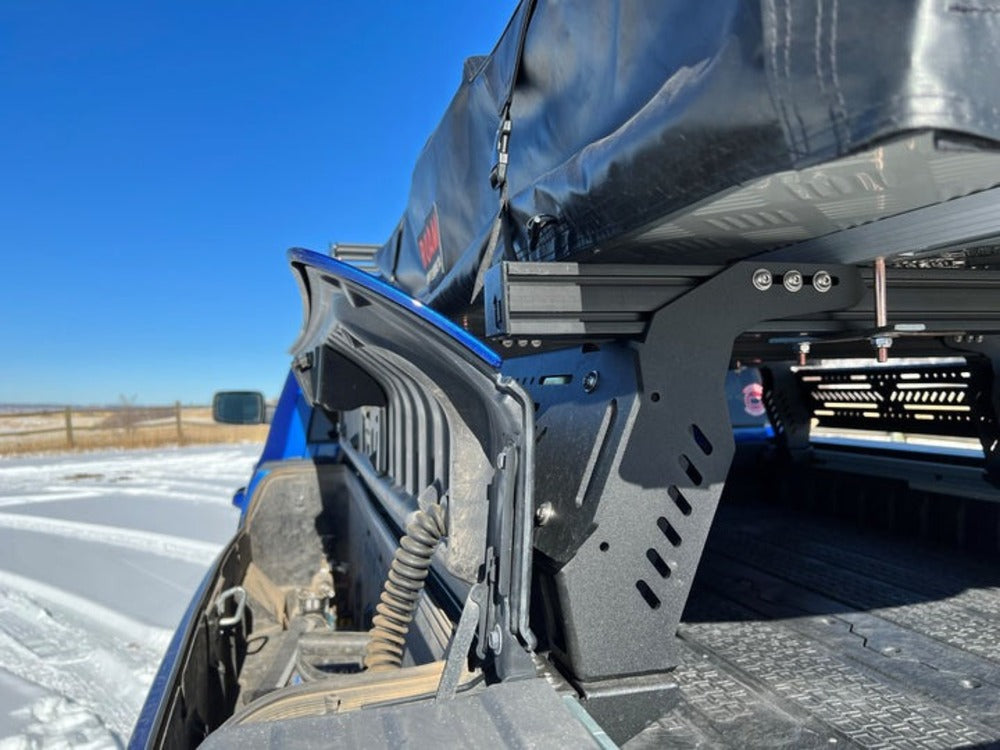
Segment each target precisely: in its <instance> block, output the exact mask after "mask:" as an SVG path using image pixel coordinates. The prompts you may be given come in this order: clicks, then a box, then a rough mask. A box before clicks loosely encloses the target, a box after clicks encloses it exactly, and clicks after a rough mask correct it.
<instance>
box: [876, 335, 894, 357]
mask: <svg viewBox="0 0 1000 750" xmlns="http://www.w3.org/2000/svg"><path fill="white" fill-rule="evenodd" d="M872 344H873V345H874V347H875V348H876V349H877V350H878V361H879V362H880V363H881V364H885V363H886V362H888V361H889V348H890V347H891V346H892V339H891V338H889V337H888V336H876V337H875V338H874V339H872Z"/></svg>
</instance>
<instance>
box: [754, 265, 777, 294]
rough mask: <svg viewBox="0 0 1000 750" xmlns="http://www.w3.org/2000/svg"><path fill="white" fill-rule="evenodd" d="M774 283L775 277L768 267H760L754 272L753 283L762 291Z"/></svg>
mask: <svg viewBox="0 0 1000 750" xmlns="http://www.w3.org/2000/svg"><path fill="white" fill-rule="evenodd" d="M773 283H774V277H773V276H772V275H771V272H770V271H768V270H767V269H766V268H758V269H757V270H756V271H754V272H753V285H754V286H755V287H757V288H758V289H759V290H760V291H762V292H766V291H767V290H768V289H770V288H771V284H773Z"/></svg>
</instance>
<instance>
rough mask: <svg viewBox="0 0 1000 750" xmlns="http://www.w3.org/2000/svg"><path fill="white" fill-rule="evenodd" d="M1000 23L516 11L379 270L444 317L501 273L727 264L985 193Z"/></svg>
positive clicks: (660, 6)
mask: <svg viewBox="0 0 1000 750" xmlns="http://www.w3.org/2000/svg"><path fill="white" fill-rule="evenodd" d="M998 9H1000V6H997V5H995V4H994V3H991V2H987V1H986V0H880V1H879V2H877V3H873V2H871V1H870V0H759V2H753V1H752V0H698V1H697V2H695V1H694V0H606V1H604V2H600V3H593V2H582V1H578V0H577V1H575V0H537V2H530V1H529V0H523V1H522V3H521V5H520V6H519V7H518V9H517V11H516V12H515V14H514V17H513V18H512V19H511V21H510V23H509V25H508V27H507V29H506V30H505V32H504V33H503V35H502V37H501V38H500V40H499V42H498V43H497V46H496V47H495V49H494V50H493V52H492V54H490V55H489V56H486V57H481V58H471V59H470V60H468V61H467V62H466V65H465V70H464V76H463V81H462V83H461V85H460V87H459V89H458V91H457V93H456V94H455V97H454V98H453V100H452V102H451V104H450V106H449V107H448V110H447V111H446V112H445V114H444V117H443V119H442V120H441V122H440V124H439V125H438V127H437V129H436V130H435V131H434V133H433V134H432V135H431V137H430V138H429V139H428V141H427V143H426V145H425V147H424V149H423V152H422V153H421V155H420V157H419V159H418V162H417V165H416V168H415V170H414V172H413V181H412V186H411V190H410V195H409V199H408V202H407V206H406V210H405V213H404V214H403V217H402V219H401V220H400V223H399V225H398V227H397V229H396V231H395V232H393V234H392V236H391V237H390V238H389V240H388V241H387V242H386V243H385V245H383V246H382V247H381V248H380V250H379V251H378V253H377V256H376V262H377V265H378V269H379V272H380V273H381V274H382V275H383V276H384V277H385V278H388V279H390V280H391V281H392V282H393V283H395V284H396V285H397V286H399V287H400V288H402V289H403V290H405V291H407V292H408V293H410V294H411V295H414V296H416V297H418V298H420V299H422V300H423V301H424V302H427V303H429V304H431V305H433V306H434V307H436V308H437V309H439V310H441V311H442V312H445V313H447V314H456V313H458V312H460V311H461V310H463V309H466V308H468V307H469V305H470V304H471V302H472V299H473V294H474V289H475V285H476V279H477V275H478V274H480V273H481V272H482V270H483V269H484V268H485V267H487V266H489V265H490V264H493V263H496V262H499V261H500V260H503V259H507V260H532V261H567V260H572V261H579V262H628V263H706V264H708V263H725V262H729V261H732V260H735V259H736V258H740V257H746V256H748V255H752V254H755V253H757V252H761V251H763V250H768V249H771V248H774V247H781V246H785V245H789V244H792V243H794V242H797V241H801V240H805V239H809V238H811V237H816V236H820V235H823V234H826V233H829V232H836V231H838V230H841V229H845V228H848V227H851V226H856V225H858V224H861V223H865V222H869V221H874V220H878V219H880V218H883V217H886V216H891V215H895V214H899V213H903V212H905V211H909V210H912V209H914V208H918V207H921V206H926V205H931V204H935V203H940V202H943V201H947V200H950V199H952V198H955V197H958V196H962V195H966V194H969V193H972V192H976V191H979V190H984V189H987V188H990V187H993V186H995V185H998V184H1000V151H997V150H996V147H997V145H998V144H997V141H998V140H1000V118H998V117H997V115H996V113H997V112H998V111H1000V76H998V75H997V71H996V60H997V59H1000V56H998V54H1000V13H998V12H997V11H998ZM507 112H509V118H505V117H504V115H505V113H507ZM505 119H509V132H508V133H507V134H506V138H502V137H501V136H502V135H504V133H503V132H502V131H503V130H504V128H503V127H502V122H503V121H504V120H505ZM500 140H506V141H507V146H508V148H507V151H508V152H509V153H508V154H507V160H508V168H507V171H506V175H505V177H506V179H505V180H504V179H502V177H503V175H501V174H498V170H497V169H496V165H497V164H498V161H502V159H501V157H500V156H499V155H498V141H500ZM501 171H502V167H501ZM491 172H492V173H493V174H492V176H493V179H492V180H491ZM497 177H501V179H499V180H498V179H497ZM498 183H499V184H498ZM498 217H499V219H498Z"/></svg>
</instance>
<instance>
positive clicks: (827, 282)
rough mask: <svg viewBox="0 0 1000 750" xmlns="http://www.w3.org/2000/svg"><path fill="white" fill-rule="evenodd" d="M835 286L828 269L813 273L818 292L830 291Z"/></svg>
mask: <svg viewBox="0 0 1000 750" xmlns="http://www.w3.org/2000/svg"><path fill="white" fill-rule="evenodd" d="M832 288H833V277H832V276H831V275H830V274H829V273H827V272H826V271H817V272H816V273H814V274H813V289H815V290H816V291H817V292H820V293H823V292H829V291H830V290H831V289H832Z"/></svg>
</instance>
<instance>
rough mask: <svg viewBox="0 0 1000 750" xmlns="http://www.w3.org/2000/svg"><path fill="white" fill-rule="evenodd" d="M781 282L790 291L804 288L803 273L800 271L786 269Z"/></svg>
mask: <svg viewBox="0 0 1000 750" xmlns="http://www.w3.org/2000/svg"><path fill="white" fill-rule="evenodd" d="M781 283H782V284H783V285H784V287H785V289H787V290H788V291H790V292H797V291H799V290H800V289H801V288H802V274H801V273H799V272H798V271H785V273H784V275H783V276H782V277H781Z"/></svg>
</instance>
